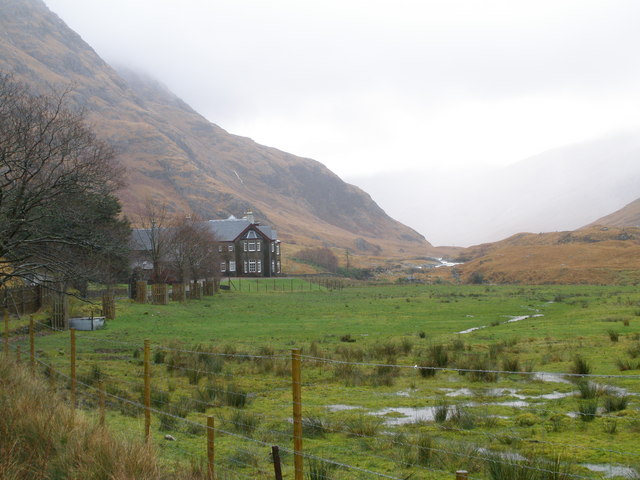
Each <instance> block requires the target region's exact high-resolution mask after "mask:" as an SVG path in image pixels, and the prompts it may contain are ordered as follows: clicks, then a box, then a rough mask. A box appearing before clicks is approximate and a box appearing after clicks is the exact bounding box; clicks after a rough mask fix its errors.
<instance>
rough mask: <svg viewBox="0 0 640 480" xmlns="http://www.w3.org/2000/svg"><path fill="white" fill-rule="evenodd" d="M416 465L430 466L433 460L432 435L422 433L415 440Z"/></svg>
mask: <svg viewBox="0 0 640 480" xmlns="http://www.w3.org/2000/svg"><path fill="white" fill-rule="evenodd" d="M414 445H415V451H416V455H415V463H416V464H417V465H423V466H426V465H429V464H430V463H431V461H432V459H433V454H434V449H433V438H432V437H431V435H429V434H427V433H424V432H420V433H418V435H417V437H416V439H415V443H414Z"/></svg>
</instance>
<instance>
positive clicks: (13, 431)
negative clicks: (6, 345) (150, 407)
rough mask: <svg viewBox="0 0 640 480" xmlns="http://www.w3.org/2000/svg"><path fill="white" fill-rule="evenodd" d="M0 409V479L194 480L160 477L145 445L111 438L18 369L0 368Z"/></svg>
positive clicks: (38, 380) (159, 470) (107, 431)
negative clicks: (0, 413)
mask: <svg viewBox="0 0 640 480" xmlns="http://www.w3.org/2000/svg"><path fill="white" fill-rule="evenodd" d="M0 411H1V412H2V415H0V438H2V442H0V478H3V479H7V480H45V479H54V478H55V479H57V478H82V479H84V480H133V479H137V480H178V479H185V480H186V478H197V477H194V476H193V473H194V472H185V474H184V476H182V475H181V474H173V473H163V472H162V471H161V469H160V467H159V462H158V460H157V458H156V455H155V452H154V451H153V449H152V448H151V447H149V446H148V445H145V444H143V443H142V442H133V441H129V440H127V439H124V438H121V437H116V436H114V435H113V434H112V432H110V431H109V430H108V429H105V428H102V427H99V426H97V425H95V424H93V423H92V422H91V421H89V420H88V419H86V417H84V416H83V415H82V413H81V412H76V413H75V415H74V414H73V412H72V411H71V409H70V408H69V407H68V406H67V405H66V404H65V403H64V401H63V399H62V398H61V397H60V396H58V395H57V394H55V393H53V392H52V391H51V390H50V389H49V388H48V386H47V385H46V384H45V382H44V381H42V380H41V379H38V378H36V379H34V378H31V376H30V375H29V374H28V373H27V371H26V370H25V369H23V368H20V367H19V366H16V365H11V364H7V363H3V364H0ZM88 452H90V454H87V453H88Z"/></svg>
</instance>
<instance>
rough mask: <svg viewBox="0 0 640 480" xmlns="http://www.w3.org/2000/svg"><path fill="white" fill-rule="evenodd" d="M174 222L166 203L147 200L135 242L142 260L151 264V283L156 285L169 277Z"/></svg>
mask: <svg viewBox="0 0 640 480" xmlns="http://www.w3.org/2000/svg"><path fill="white" fill-rule="evenodd" d="M172 222H173V221H172V218H171V215H170V214H169V209H168V205H167V204H166V203H156V202H154V201H153V200H152V199H147V201H146V202H145V206H144V210H143V212H142V214H140V215H139V216H138V220H137V222H136V223H137V226H138V229H136V230H134V231H133V241H134V243H135V244H136V245H137V246H138V247H137V249H138V251H139V252H141V253H140V254H141V256H142V259H144V260H148V261H149V262H151V265H152V269H153V272H152V274H151V281H153V282H154V283H163V282H166V281H167V278H168V275H169V272H168V270H167V263H168V262H169V250H170V243H171V241H172V238H171V237H172V236H173V234H172V233H171V228H172Z"/></svg>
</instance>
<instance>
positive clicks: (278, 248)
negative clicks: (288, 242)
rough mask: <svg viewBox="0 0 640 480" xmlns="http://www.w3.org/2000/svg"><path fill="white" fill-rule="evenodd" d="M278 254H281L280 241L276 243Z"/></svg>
mask: <svg viewBox="0 0 640 480" xmlns="http://www.w3.org/2000/svg"><path fill="white" fill-rule="evenodd" d="M276 254H277V255H280V244H279V243H278V244H277V245H276Z"/></svg>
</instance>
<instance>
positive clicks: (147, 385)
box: [144, 340, 151, 442]
mask: <svg viewBox="0 0 640 480" xmlns="http://www.w3.org/2000/svg"><path fill="white" fill-rule="evenodd" d="M144 439H145V441H146V442H149V441H150V440H151V342H150V341H149V340H145V341H144Z"/></svg>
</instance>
